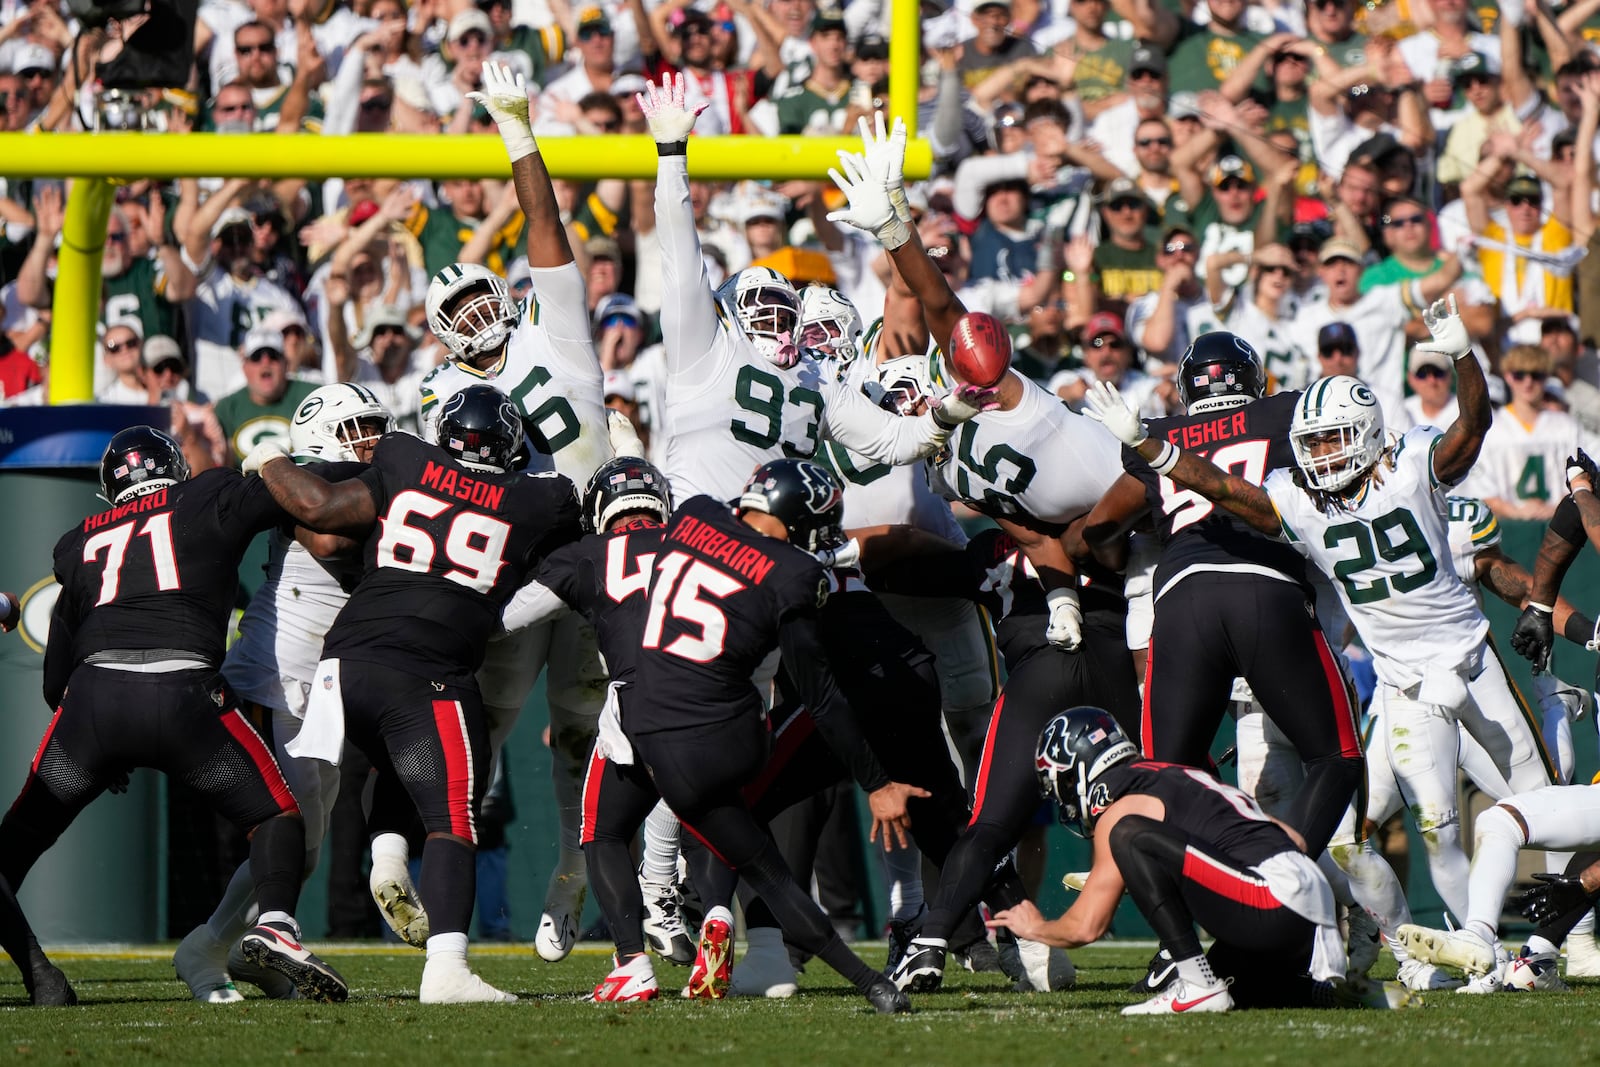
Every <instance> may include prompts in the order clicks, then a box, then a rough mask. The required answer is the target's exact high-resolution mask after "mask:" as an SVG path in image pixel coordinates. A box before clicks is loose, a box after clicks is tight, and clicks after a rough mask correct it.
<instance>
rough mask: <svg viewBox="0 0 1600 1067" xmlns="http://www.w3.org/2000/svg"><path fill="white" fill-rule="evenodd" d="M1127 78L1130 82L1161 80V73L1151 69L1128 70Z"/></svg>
mask: <svg viewBox="0 0 1600 1067" xmlns="http://www.w3.org/2000/svg"><path fill="white" fill-rule="evenodd" d="M1128 80H1129V81H1131V82H1158V81H1160V80H1161V75H1160V73H1158V72H1157V71H1153V70H1133V71H1129V72H1128Z"/></svg>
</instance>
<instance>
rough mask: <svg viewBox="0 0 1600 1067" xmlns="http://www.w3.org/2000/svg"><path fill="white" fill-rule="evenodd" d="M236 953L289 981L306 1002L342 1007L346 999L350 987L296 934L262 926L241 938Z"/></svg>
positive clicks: (270, 925)
mask: <svg viewBox="0 0 1600 1067" xmlns="http://www.w3.org/2000/svg"><path fill="white" fill-rule="evenodd" d="M240 951H242V952H243V953H244V958H245V959H247V960H249V961H250V962H251V963H253V964H255V965H256V966H257V967H268V968H271V969H272V970H274V971H277V972H278V973H279V974H281V975H283V976H284V977H285V978H287V979H289V981H291V982H293V983H294V987H295V988H296V989H298V990H299V991H300V995H301V996H302V997H305V998H306V999H307V1000H324V1001H331V1002H333V1003H335V1004H342V1003H344V1001H345V1000H347V999H348V998H349V996H350V986H349V985H348V984H346V982H345V980H344V979H343V978H341V977H340V976H339V972H338V971H336V970H334V969H333V968H332V967H329V966H328V965H327V964H326V963H323V962H322V961H321V960H320V959H318V958H317V955H316V953H314V952H312V951H311V950H310V949H308V948H306V947H305V946H304V945H302V944H301V943H300V932H299V931H298V930H295V929H292V928H290V927H286V926H283V925H281V924H279V923H262V924H261V925H259V926H257V927H256V928H255V929H253V930H251V931H250V932H249V933H247V934H245V935H244V940H243V941H242V942H241V944H240Z"/></svg>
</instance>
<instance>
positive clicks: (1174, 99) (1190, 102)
mask: <svg viewBox="0 0 1600 1067" xmlns="http://www.w3.org/2000/svg"><path fill="white" fill-rule="evenodd" d="M1167 114H1168V115H1169V116H1171V117H1172V118H1174V119H1199V118H1200V94H1199V93H1191V92H1181V93H1173V94H1172V95H1171V96H1169V97H1167Z"/></svg>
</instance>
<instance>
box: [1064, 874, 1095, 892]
mask: <svg viewBox="0 0 1600 1067" xmlns="http://www.w3.org/2000/svg"><path fill="white" fill-rule="evenodd" d="M1088 884H1089V872H1088V871H1068V872H1067V873H1066V874H1063V875H1062V876H1061V886H1062V888H1063V889H1070V890H1072V891H1073V892H1074V893H1081V892H1083V887H1084V886H1086V885H1088Z"/></svg>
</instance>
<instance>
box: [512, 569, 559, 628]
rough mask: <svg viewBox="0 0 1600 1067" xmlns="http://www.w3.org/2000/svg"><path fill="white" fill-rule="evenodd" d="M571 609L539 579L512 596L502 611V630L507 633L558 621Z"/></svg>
mask: <svg viewBox="0 0 1600 1067" xmlns="http://www.w3.org/2000/svg"><path fill="white" fill-rule="evenodd" d="M570 610H571V609H570V608H569V607H568V605H567V602H566V601H565V600H562V599H561V597H560V596H559V595H557V593H556V591H555V590H554V589H551V588H550V587H549V586H547V585H544V584H543V583H541V582H540V581H539V580H538V579H537V578H535V579H533V580H532V581H530V582H528V583H527V584H526V585H524V586H523V587H522V588H521V589H518V590H517V591H516V592H515V593H513V594H511V599H510V600H508V601H506V606H505V607H504V608H503V609H501V611H500V628H501V629H502V630H504V631H506V632H507V633H511V632H512V631H515V630H521V629H525V628H526V627H529V626H537V625H538V624H539V623H541V622H549V621H550V620H551V619H558V618H560V617H561V616H563V615H565V614H566V613H567V612H568V611H570Z"/></svg>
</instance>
